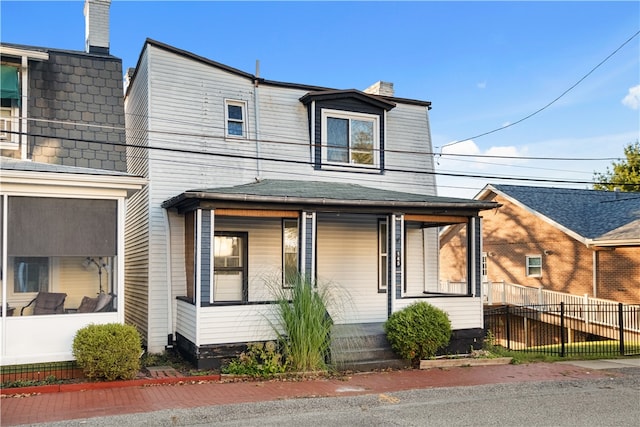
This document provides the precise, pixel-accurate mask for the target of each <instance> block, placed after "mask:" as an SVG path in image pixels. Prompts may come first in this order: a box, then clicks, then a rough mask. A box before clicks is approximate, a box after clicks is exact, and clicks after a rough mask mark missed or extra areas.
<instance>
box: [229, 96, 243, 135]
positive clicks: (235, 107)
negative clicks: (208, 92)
mask: <svg viewBox="0 0 640 427" xmlns="http://www.w3.org/2000/svg"><path fill="white" fill-rule="evenodd" d="M224 104H225V105H224V116H225V134H226V136H229V137H232V138H246V137H247V117H246V115H247V104H246V102H244V101H234V100H229V99H227V100H225V102H224Z"/></svg>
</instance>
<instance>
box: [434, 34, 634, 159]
mask: <svg viewBox="0 0 640 427" xmlns="http://www.w3.org/2000/svg"><path fill="white" fill-rule="evenodd" d="M638 34H640V30H638V31H637V32H636V33H635V34H633V35H632V36H631V37H629V38H628V39H627V40H626V41H625V42H624V43H622V44H621V45H620V46H619V47H618V48H617V49H616V50H614V51H613V52H611V53H610V54H609V55H608V56H607V57H606V58H604V59H603V60H602V61H600V63H599V64H598V65H596V66H595V67H593V68H592V69H591V70H590V71H589V72H588V73H587V74H585V75H584V76H582V78H581V79H580V80H578V81H577V82H576V83H574V84H573V85H572V86H571V87H569V89H567V90H565V91H564V92H562V93H561V94H560V95H559V96H557V97H556V98H555V99H554V100H553V101H551V102H549V103H548V104H546V105H545V106H543V107H542V108H539V109H538V110H536V111H534V112H533V113H531V114H529V115H527V116H525V117H523V118H521V119H519V120H516V121H515V122H513V123H509V124H508V125H505V126H501V127H499V128H496V129H493V130H490V131H487V132H483V133H480V134H478V135H474V136H471V137H468V138H463V139H460V140H457V141H454V142H450V143H448V144H444V145H443V146H442V147H440V150H441V151H442V148H444V147H450V146H452V145H455V144H459V143H461V142H464V141H468V140H470V139H478V138H481V137H483V136H487V135H491V134H492V133H496V132H498V131H501V130H504V129H507V128H510V127H512V126H515V125H517V124H518V123H522V122H524V121H525V120H528V119H530V118H531V117H533V116H535V115H536V114H538V113H541V112H542V111H544V110H546V109H547V108H549V107H550V106H551V105H553V104H555V103H556V102H557V101H558V100H560V99H561V98H562V97H563V96H565V95H566V94H567V93H569V92H570V91H571V90H573V89H574V88H575V87H576V86H578V85H579V84H580V83H582V82H583V81H584V80H585V79H586V78H587V77H589V76H590V75H591V74H593V73H594V72H595V71H596V70H597V69H598V68H600V66H602V65H603V64H604V63H605V62H607V61H608V60H609V59H611V57H612V56H614V55H615V54H616V53H618V51H620V49H622V48H623V47H624V46H626V45H627V44H628V43H630V42H631V40H633V39H634V38H636V37H637V36H638Z"/></svg>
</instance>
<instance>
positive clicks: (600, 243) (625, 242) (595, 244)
mask: <svg viewBox="0 0 640 427" xmlns="http://www.w3.org/2000/svg"><path fill="white" fill-rule="evenodd" d="M586 245H587V247H589V248H599V247H602V248H605V247H607V248H610V247H619V246H640V239H620V240H615V239H608V240H598V239H588V240H587V242H586Z"/></svg>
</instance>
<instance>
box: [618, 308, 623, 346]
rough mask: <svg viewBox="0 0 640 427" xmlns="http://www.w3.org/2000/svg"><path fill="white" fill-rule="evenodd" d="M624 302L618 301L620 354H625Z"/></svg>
mask: <svg viewBox="0 0 640 427" xmlns="http://www.w3.org/2000/svg"><path fill="white" fill-rule="evenodd" d="M622 308H623V304H622V303H621V302H619V303H618V326H619V327H620V356H624V313H623V310H622Z"/></svg>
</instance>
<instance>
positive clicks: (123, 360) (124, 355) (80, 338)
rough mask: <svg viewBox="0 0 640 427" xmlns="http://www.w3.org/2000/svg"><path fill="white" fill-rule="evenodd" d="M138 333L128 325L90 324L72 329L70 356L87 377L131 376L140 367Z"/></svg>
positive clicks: (125, 378)
mask: <svg viewBox="0 0 640 427" xmlns="http://www.w3.org/2000/svg"><path fill="white" fill-rule="evenodd" d="M141 354H142V346H141V340H140V334H139V333H138V331H137V330H136V328H135V327H133V326H131V325H122V324H119V323H107V324H104V325H95V324H91V325H89V326H86V327H84V328H82V329H80V330H78V332H77V333H76V335H75V337H74V339H73V356H74V357H75V358H76V362H77V364H78V366H80V367H81V368H82V370H83V371H84V375H85V376H86V377H87V378H90V379H104V380H107V381H113V380H118V379H123V380H128V379H133V378H135V376H136V375H137V373H138V372H139V371H140V355H141Z"/></svg>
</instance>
